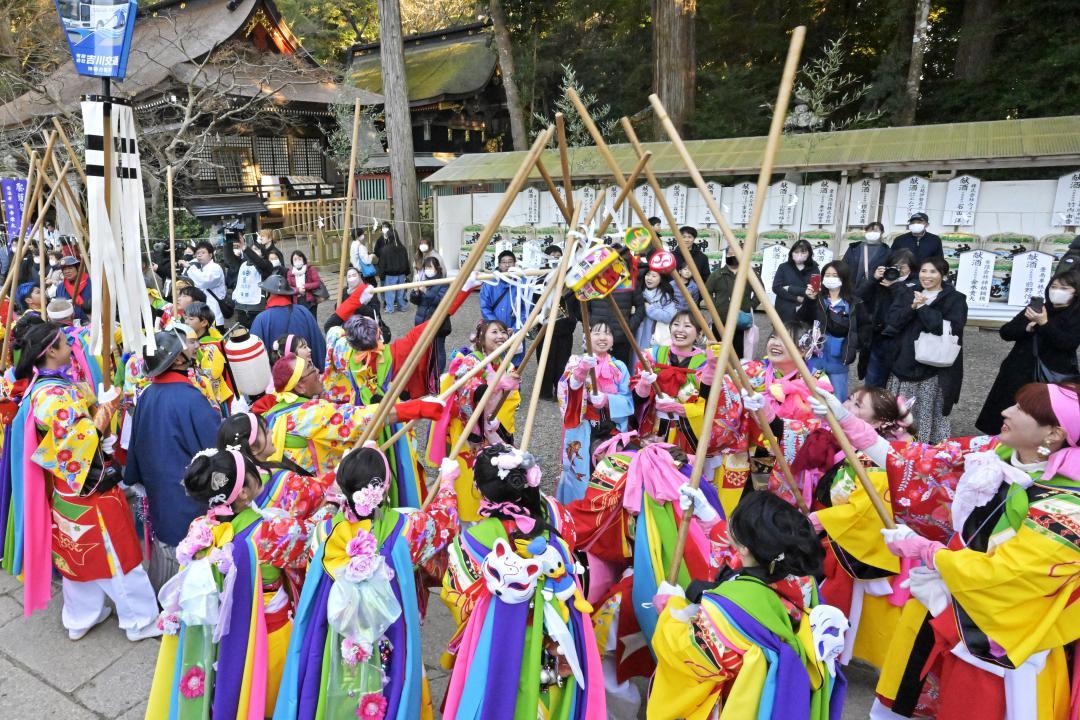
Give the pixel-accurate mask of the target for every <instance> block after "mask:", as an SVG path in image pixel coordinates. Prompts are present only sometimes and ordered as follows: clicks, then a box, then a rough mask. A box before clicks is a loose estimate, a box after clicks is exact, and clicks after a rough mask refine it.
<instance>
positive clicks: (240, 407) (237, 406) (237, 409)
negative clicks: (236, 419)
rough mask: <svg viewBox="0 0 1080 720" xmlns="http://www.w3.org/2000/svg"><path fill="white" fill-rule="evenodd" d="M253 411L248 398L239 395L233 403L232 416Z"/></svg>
mask: <svg viewBox="0 0 1080 720" xmlns="http://www.w3.org/2000/svg"><path fill="white" fill-rule="evenodd" d="M250 409H251V405H249V404H248V401H247V398H245V397H244V396H243V395H237V396H236V397H234V398H233V401H232V408H231V410H232V414H233V415H239V414H240V413H246V412H247V411H248V410H250Z"/></svg>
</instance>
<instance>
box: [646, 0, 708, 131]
mask: <svg viewBox="0 0 1080 720" xmlns="http://www.w3.org/2000/svg"><path fill="white" fill-rule="evenodd" d="M652 16H653V17H652V19H653V29H652V37H653V90H654V91H655V92H656V94H657V95H659V96H660V101H661V102H662V103H664V108H665V109H666V110H667V112H668V116H669V117H670V118H671V121H672V122H673V123H674V124H675V127H676V129H678V131H679V132H680V133H682V132H683V129H684V125H685V124H686V122H687V121H688V120H689V119H690V117H691V116H692V115H693V113H694V83H695V81H696V76H697V73H696V60H697V53H696V52H695V49H694V21H695V19H696V17H697V0H652ZM662 132H663V128H661V127H660V126H659V123H658V124H657V134H658V135H661V134H662Z"/></svg>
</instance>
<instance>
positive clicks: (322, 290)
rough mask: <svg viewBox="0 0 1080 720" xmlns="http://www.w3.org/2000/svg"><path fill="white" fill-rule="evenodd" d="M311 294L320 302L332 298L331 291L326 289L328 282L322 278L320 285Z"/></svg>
mask: <svg viewBox="0 0 1080 720" xmlns="http://www.w3.org/2000/svg"><path fill="white" fill-rule="evenodd" d="M311 294H312V295H314V296H315V299H316V300H318V301H319V302H322V301H323V300H329V299H330V291H329V290H327V289H326V283H324V282H323V281H322V280H321V279H320V280H319V287H317V288H315V289H314V290H312V291H311Z"/></svg>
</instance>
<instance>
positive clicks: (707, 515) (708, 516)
mask: <svg viewBox="0 0 1080 720" xmlns="http://www.w3.org/2000/svg"><path fill="white" fill-rule="evenodd" d="M691 505H692V506H693V507H694V517H696V518H697V519H698V520H700V521H702V522H704V523H711V522H715V521H716V519H717V518H718V517H720V514H719V513H718V512H716V509H715V508H714V507H713V506H712V505H710V504H709V501H708V500H706V499H705V493H704V492H702V491H701V488H695V487H691V486H690V483H683V484H682V486H681V487H680V488H679V507H681V508H682V509H683V510H684V511H685V510H689V509H690V506H691Z"/></svg>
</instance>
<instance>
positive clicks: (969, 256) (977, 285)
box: [956, 250, 997, 305]
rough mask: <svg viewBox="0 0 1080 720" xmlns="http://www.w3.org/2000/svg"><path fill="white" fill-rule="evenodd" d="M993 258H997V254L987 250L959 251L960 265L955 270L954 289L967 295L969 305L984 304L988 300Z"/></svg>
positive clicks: (992, 274) (992, 272) (992, 280)
mask: <svg viewBox="0 0 1080 720" xmlns="http://www.w3.org/2000/svg"><path fill="white" fill-rule="evenodd" d="M995 260H997V255H996V254H995V253H992V252H990V251H989V250H972V251H970V252H965V253H960V267H959V269H958V270H957V272H956V289H957V290H959V291H960V292H962V293H964V295H966V296H967V301H968V304H969V305H972V304H975V305H985V304H986V303H988V302H990V288H991V286H992V285H993V282H994V261H995Z"/></svg>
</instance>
